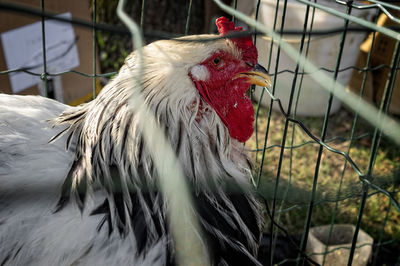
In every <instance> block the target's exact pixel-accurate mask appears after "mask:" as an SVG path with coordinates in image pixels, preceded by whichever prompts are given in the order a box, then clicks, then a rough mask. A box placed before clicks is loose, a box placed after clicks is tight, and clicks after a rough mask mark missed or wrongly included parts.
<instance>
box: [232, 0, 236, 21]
mask: <svg viewBox="0 0 400 266" xmlns="http://www.w3.org/2000/svg"><path fill="white" fill-rule="evenodd" d="M233 9H235V10H237V0H233ZM232 21H233V22H234V23H235V22H236V17H235V14H233V15H232Z"/></svg>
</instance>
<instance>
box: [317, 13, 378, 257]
mask: <svg viewBox="0 0 400 266" xmlns="http://www.w3.org/2000/svg"><path fill="white" fill-rule="evenodd" d="M378 17H379V16H377V17H376V20H377V19H378ZM375 35H376V33H375V32H374V33H373V34H372V42H371V47H370V50H369V51H368V55H367V62H366V68H368V67H369V65H370V62H371V58H372V50H373V46H374V44H375ZM366 81H367V72H364V75H363V79H362V83H361V89H360V99H361V98H362V97H363V96H364V91H365V85H366ZM360 104H361V101H359V102H358V103H357V105H360ZM357 122H358V113H355V115H354V120H353V125H352V127H351V133H350V139H351V140H350V143H349V145H348V147H347V154H350V150H351V147H352V145H353V140H352V139H353V137H354V133H355V129H356V125H357ZM346 168H347V160H345V161H344V164H343V170H342V174H341V176H340V181H339V188H338V192H337V198H339V197H340V192H341V189H342V184H343V178H344V174H345V171H346ZM338 208H339V203H338V201H337V202H336V203H335V207H334V209H333V212H332V217H331V222H330V228H329V233H328V240H327V242H328V243H329V241H330V238H331V234H332V229H333V223H334V221H335V219H336V214H337V210H338ZM327 250H328V246H326V248H325V251H327ZM325 259H326V256H325V255H324V257H323V263H322V265H323V264H324V262H325Z"/></svg>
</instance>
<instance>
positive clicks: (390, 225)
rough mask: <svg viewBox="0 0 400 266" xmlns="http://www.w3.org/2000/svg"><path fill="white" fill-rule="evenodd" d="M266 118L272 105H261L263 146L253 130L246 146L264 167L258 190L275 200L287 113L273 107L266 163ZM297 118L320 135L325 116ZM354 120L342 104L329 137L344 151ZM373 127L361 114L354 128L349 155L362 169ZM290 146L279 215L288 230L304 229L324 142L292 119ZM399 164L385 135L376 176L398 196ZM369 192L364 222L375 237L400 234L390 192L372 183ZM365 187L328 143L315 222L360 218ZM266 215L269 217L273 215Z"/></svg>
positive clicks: (280, 190) (398, 216)
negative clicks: (318, 157) (263, 156)
mask: <svg viewBox="0 0 400 266" xmlns="http://www.w3.org/2000/svg"><path fill="white" fill-rule="evenodd" d="M267 118H268V108H265V107H262V108H261V109H260V113H259V117H258V121H257V122H258V128H257V133H258V134H257V140H258V147H257V142H256V135H253V137H252V138H251V139H250V141H248V142H247V143H246V147H247V148H248V149H249V150H251V155H252V157H253V160H254V162H255V168H256V172H258V171H259V169H260V167H262V175H261V180H260V186H259V190H260V191H261V193H262V194H263V195H264V196H265V197H266V198H267V199H268V200H269V203H270V205H271V202H272V198H273V196H274V187H275V181H276V178H277V171H278V164H279V158H280V153H281V147H280V146H281V142H282V138H283V131H284V126H285V117H284V116H283V115H282V114H281V113H279V112H275V111H273V112H272V115H271V121H270V126H269V133H268V139H267V140H268V142H267V150H266V153H265V159H264V163H263V164H262V165H261V158H262V154H263V153H262V151H258V152H257V151H256V150H257V149H258V150H260V149H261V150H262V148H263V145H264V139H265V133H266V127H267ZM297 119H298V120H300V121H302V122H303V124H304V125H305V126H306V127H307V128H308V129H309V130H310V131H311V132H312V134H314V135H315V136H317V137H318V138H320V136H321V128H322V124H323V118H305V117H298V118H297ZM353 120H354V115H353V114H352V113H350V112H349V111H347V110H346V109H341V110H340V111H339V112H338V113H336V114H334V115H331V116H330V119H329V124H328V130H327V136H326V142H327V143H328V144H329V145H330V146H331V147H332V148H335V149H337V150H339V151H342V152H347V151H348V149H349V144H350V140H349V138H350V134H351V130H352V123H353ZM373 133H374V129H373V128H371V127H370V126H369V125H368V124H367V123H365V122H364V121H362V120H361V119H359V121H358V123H357V125H356V128H355V134H354V137H356V139H354V140H353V141H352V145H351V148H350V150H349V156H350V157H351V158H352V160H353V161H354V162H355V164H356V165H357V167H358V168H359V169H360V170H361V171H362V172H363V173H366V172H367V171H368V165H369V160H370V154H371V143H372V138H373ZM285 147H286V148H285V150H284V152H283V157H282V167H281V172H280V177H279V178H280V181H279V187H278V191H277V192H276V193H277V199H278V201H277V206H276V208H277V215H276V217H277V220H278V222H279V223H280V224H281V225H283V226H284V227H285V228H286V230H287V231H288V232H290V233H291V234H301V233H302V232H303V229H304V224H305V220H306V214H307V210H308V204H309V202H310V199H311V191H312V186H313V180H314V175H315V169H316V162H317V156H318V150H319V145H318V144H316V143H315V142H314V141H312V139H311V138H310V137H309V136H308V135H307V134H306V133H305V132H304V131H303V130H302V129H301V128H300V127H299V126H297V125H294V124H292V123H290V124H289V127H288V132H287V138H286V143H285ZM290 147H293V148H292V149H291V148H290ZM399 167H400V149H399V148H398V147H396V146H395V145H394V144H393V143H391V142H390V141H388V140H387V139H385V138H382V140H381V141H380V146H379V148H378V151H377V156H376V159H375V165H374V167H373V179H372V180H371V182H373V183H374V184H376V185H378V186H380V187H381V188H383V189H386V190H387V191H390V192H393V191H394V189H396V191H397V192H395V193H393V196H394V197H395V198H396V199H399V198H400V192H399V186H398V183H399V179H400V175H399V171H398V169H399ZM396 170H397V174H396ZM395 176H396V177H395ZM395 179H396V180H395ZM339 188H340V190H339ZM368 192H369V196H368V198H367V201H366V206H365V209H364V213H363V219H362V223H361V228H362V229H363V230H364V231H366V232H367V233H368V234H370V235H371V236H372V237H373V238H374V239H375V240H376V241H378V239H379V238H380V237H381V238H382V240H383V241H387V240H393V239H400V213H399V212H398V211H397V210H396V209H395V208H394V207H393V206H392V205H391V204H390V203H389V199H388V197H387V196H385V195H384V194H382V193H377V192H376V190H374V189H372V188H370V189H369V191H368ZM362 193H363V190H362V182H361V181H360V178H359V176H358V174H357V172H356V171H355V170H354V169H353V168H352V167H351V165H350V164H349V163H348V162H346V159H345V158H344V157H343V156H342V155H340V154H336V153H333V152H330V151H328V150H327V149H324V150H323V152H322V157H321V163H320V168H319V171H318V182H317V190H316V197H315V200H316V201H315V202H316V204H315V206H314V209H313V215H312V220H311V225H312V226H314V225H324V224H330V223H331V221H332V220H333V221H334V223H351V224H355V223H356V221H357V217H358V212H359V207H360V201H361V196H362ZM267 221H269V218H268V217H267ZM267 228H269V227H267ZM394 245H397V246H399V247H400V242H399V241H397V242H396V243H395V244H394Z"/></svg>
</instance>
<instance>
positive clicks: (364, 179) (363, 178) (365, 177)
mask: <svg viewBox="0 0 400 266" xmlns="http://www.w3.org/2000/svg"><path fill="white" fill-rule="evenodd" d="M265 91H266V92H267V93H268V95H269V97H271V99H273V101H276V102H277V103H278V107H279V109H280V111H281V113H282V114H283V115H284V116H285V117H286V119H289V120H290V122H292V123H296V124H297V125H298V126H299V127H300V128H301V129H302V130H303V131H304V133H306V134H307V135H308V136H309V137H310V138H311V139H312V140H314V141H315V142H316V143H318V144H320V145H322V146H324V148H325V149H327V150H328V151H330V152H333V153H336V154H339V155H341V156H343V157H344V158H346V160H347V161H348V163H349V164H350V166H351V167H352V168H353V170H354V171H355V172H356V173H357V175H358V177H359V179H360V181H362V182H364V183H365V184H367V185H369V186H371V187H372V188H374V189H375V190H377V191H379V193H382V194H384V195H385V196H387V197H388V198H389V199H390V201H392V203H393V206H394V207H395V208H396V210H397V211H398V212H400V205H399V203H398V202H397V201H396V199H395V198H394V197H393V196H392V195H391V194H390V193H389V192H388V191H387V190H385V189H382V188H381V187H379V186H378V185H376V184H374V183H372V182H371V181H370V180H369V179H368V177H369V176H368V175H367V174H364V173H363V172H362V171H361V170H360V168H359V167H358V166H357V164H356V163H355V162H354V161H353V159H352V158H351V157H350V156H349V155H348V154H347V153H345V152H343V151H340V150H337V149H334V148H332V147H330V146H329V145H328V144H326V142H325V141H321V140H320V139H318V138H317V137H316V136H314V135H313V134H312V133H311V132H310V131H309V130H308V129H307V127H306V126H305V125H304V124H303V123H302V122H301V121H299V120H296V119H293V118H290V117H289V116H288V115H287V114H286V113H285V110H284V109H283V106H282V103H281V101H280V99H278V98H276V97H275V96H273V95H272V92H270V91H269V90H268V89H267V88H265ZM377 127H378V128H379V126H377Z"/></svg>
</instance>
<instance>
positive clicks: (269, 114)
mask: <svg viewBox="0 0 400 266" xmlns="http://www.w3.org/2000/svg"><path fill="white" fill-rule="evenodd" d="M279 3H280V0H277V2H276V7H275V16H274V24H273V26H272V30H273V31H275V29H276V24H277V22H278V10H279ZM273 47H274V39H273V38H272V39H271V46H270V48H269V57H268V65H267V70H268V71H270V69H271V61H272V51H273ZM277 54H278V55H279V54H280V51H279V50H278V52H277ZM276 63H279V62H276ZM275 73H276V72H275ZM274 84H275V82H274ZM272 88H273V93H274V94H275V85H273V86H272ZM263 96H264V90H261V93H260V98H259V99H258V104H257V110H256V116H255V119H256V123H257V125H256V127H258V122H257V121H258V116H259V113H260V108H261V103H262V99H263ZM273 104H274V102H273V101H270V106H269V110H268V118H267V128H266V131H265V137H264V149H265V147H266V146H267V142H268V134H269V126H270V123H271V115H272V107H273ZM258 146H259V143H258V131H256V149H257V150H258ZM257 158H258V155H256V160H257ZM264 160H265V151H264V152H263V153H262V156H261V163H260V169H259V171H258V175H257V185H256V187H258V186H259V185H260V180H261V175H262V166H263V165H264Z"/></svg>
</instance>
